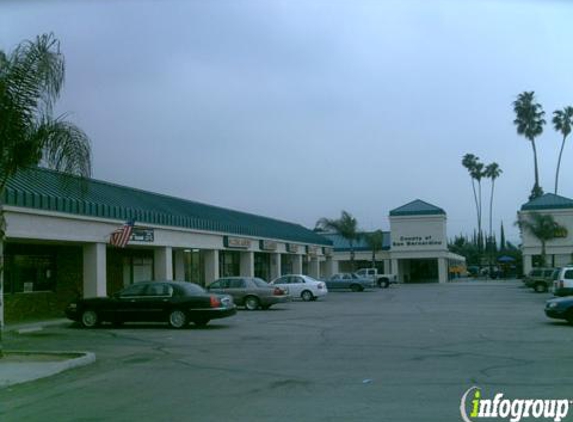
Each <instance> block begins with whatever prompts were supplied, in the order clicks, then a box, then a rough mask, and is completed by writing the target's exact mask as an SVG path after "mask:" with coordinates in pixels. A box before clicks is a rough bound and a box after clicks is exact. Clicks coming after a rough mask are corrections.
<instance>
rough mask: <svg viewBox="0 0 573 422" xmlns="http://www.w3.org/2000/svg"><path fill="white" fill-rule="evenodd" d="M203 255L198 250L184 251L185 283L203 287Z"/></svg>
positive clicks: (203, 253) (203, 252)
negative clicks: (188, 282)
mask: <svg viewBox="0 0 573 422" xmlns="http://www.w3.org/2000/svg"><path fill="white" fill-rule="evenodd" d="M205 253H206V251H203V250H199V249H188V250H186V251H185V281H190V282H192V283H195V284H198V285H200V286H205Z"/></svg>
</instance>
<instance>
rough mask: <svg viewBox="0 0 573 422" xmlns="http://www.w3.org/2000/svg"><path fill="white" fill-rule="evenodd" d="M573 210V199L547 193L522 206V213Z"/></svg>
mask: <svg viewBox="0 0 573 422" xmlns="http://www.w3.org/2000/svg"><path fill="white" fill-rule="evenodd" d="M567 208H572V209H573V199H570V198H566V197H564V196H560V195H555V194H554V193H546V194H543V195H541V196H540V197H538V198H535V199H532V200H531V201H529V202H527V203H526V204H523V205H522V206H521V211H538V210H555V209H567Z"/></svg>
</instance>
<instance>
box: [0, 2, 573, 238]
mask: <svg viewBox="0 0 573 422" xmlns="http://www.w3.org/2000/svg"><path fill="white" fill-rule="evenodd" d="M571 22H573V2H567V1H549V0H545V1H541V0H540V1H508V0H498V1H487V0H480V1H478V0H473V1H472V0H466V1H461V0H460V1H453V0H452V1H447V0H443V1H438V0H436V1H434V0H420V1H416V0H401V1H383V0H378V1H350V0H348V1H342V0H339V1H336V0H335V1H326V0H323V1H317V0H314V1H313V0H308V1H302V0H299V1H295V0H293V1H278V0H276V1H274V0H264V1H263V0H260V1H255V0H250V1H249V0H247V1H241V0H227V1H226V0H218V1H207V0H203V1H175V0H165V1H110V0H105V1H104V0H101V1H94V0H92V1H81V2H78V1H71V0H70V1H45V0H43V1H27V2H22V1H8V2H6V1H4V2H2V3H0V49H2V50H5V51H11V50H12V49H13V47H14V46H15V45H17V44H18V43H19V42H20V41H22V40H24V39H31V38H33V37H35V36H36V35H38V34H41V33H45V32H54V33H55V35H56V36H57V38H59V39H60V41H61V47H62V51H63V53H64V55H65V57H66V70H67V80H66V86H65V92H64V93H63V95H62V98H61V101H60V102H59V106H58V109H59V111H60V112H70V116H69V119H70V120H73V121H74V122H75V123H77V124H78V125H80V126H81V127H82V128H83V129H84V130H85V131H86V132H87V133H88V135H89V136H90V138H91V140H92V143H93V153H94V177H95V178H98V179H103V180H107V181H111V182H115V183H119V184H124V185H128V186H133V187H138V188H141V189H146V190H150V191H155V192H162V193H166V194H170V195H175V196H178V197H182V198H187V199H191V200H196V201H200V202H205V203H209V204H213V205H219V206H223V207H228V208H232V209H238V210H243V211H247V212H252V213H256V214H261V215H266V216H270V217H275V218H279V219H284V220H288V221H293V222H297V223H301V224H303V225H305V226H307V227H310V228H312V227H314V224H315V222H316V221H317V219H319V218H320V217H338V216H339V215H340V211H341V210H343V209H344V210H347V211H349V212H351V213H352V214H353V215H354V216H355V217H356V218H357V219H358V221H359V224H360V226H361V227H362V228H363V229H375V228H383V229H388V228H389V223H388V212H389V211H390V210H391V209H394V208H396V207H399V206H401V205H403V204H405V203H407V202H410V201H411V200H414V199H417V198H419V199H422V200H425V201H427V202H430V203H433V204H435V205H438V206H440V207H442V208H444V209H445V210H446V212H447V213H448V223H449V226H448V234H449V236H454V235H456V234H459V233H471V232H472V231H473V229H474V227H475V226H476V221H475V220H476V219H475V209H474V204H473V196H472V191H471V184H470V179H469V177H468V175H467V172H466V170H465V169H464V168H463V167H462V166H461V164H460V161H461V158H462V156H463V155H464V154H465V153H468V152H471V153H474V154H476V155H477V156H479V157H480V158H481V159H482V160H483V161H484V162H486V163H489V162H491V161H496V162H497V163H499V165H500V166H501V168H502V169H503V171H504V173H503V175H502V176H501V177H500V178H499V179H498V181H497V183H496V190H497V194H496V202H495V210H494V214H495V217H494V221H495V223H494V226H495V228H496V229H498V228H499V224H500V221H501V220H503V222H504V224H505V228H506V233H508V234H509V237H510V238H511V239H512V240H517V239H518V233H517V229H516V228H515V227H514V226H513V222H514V221H515V218H516V211H517V210H518V208H519V207H520V206H521V205H522V204H523V203H524V202H526V200H527V197H528V195H529V192H530V189H531V187H532V185H533V155H532V150H531V145H530V143H529V142H528V141H527V140H525V139H524V138H522V137H519V136H517V134H516V131H515V127H514V126H513V123H512V121H513V118H514V116H513V111H512V108H511V103H512V101H513V100H514V99H515V98H516V96H517V94H519V93H520V92H522V91H524V90H535V91H536V94H537V97H538V100H539V102H541V103H542V105H543V106H544V108H545V110H546V111H547V113H548V116H547V117H548V118H547V120H548V121H550V113H551V112H552V111H553V110H555V109H558V108H562V107H563V106H565V105H573V25H572V24H571ZM560 141H561V138H560V136H559V135H558V134H557V133H556V132H555V131H554V130H553V129H552V127H551V126H550V125H548V126H547V127H546V129H545V132H544V134H543V135H542V136H541V137H540V138H539V140H538V152H539V163H540V178H541V184H542V186H543V187H544V188H545V191H546V192H552V190H553V185H554V177H555V176H554V173H555V166H556V162H557V156H558V151H559V146H560ZM570 142H571V143H573V141H570ZM572 162H573V145H568V146H567V147H566V150H565V153H564V159H563V163H562V170H561V178H560V192H559V193H560V194H562V195H564V196H568V197H573V166H572V165H571V163H572ZM488 199H489V183H485V184H484V199H483V200H484V205H485V204H487V203H488ZM486 210H487V208H486ZM484 215H487V214H486V211H484ZM484 225H487V219H484Z"/></svg>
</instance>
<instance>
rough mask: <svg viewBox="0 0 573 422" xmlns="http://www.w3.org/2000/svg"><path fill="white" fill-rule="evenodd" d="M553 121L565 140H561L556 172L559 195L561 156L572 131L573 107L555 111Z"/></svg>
mask: <svg viewBox="0 0 573 422" xmlns="http://www.w3.org/2000/svg"><path fill="white" fill-rule="evenodd" d="M552 122H553V127H554V128H555V130H556V131H557V132H560V133H561V135H563V140H562V141H561V150H560V151H559V159H558V160H557V171H556V172H555V195H557V186H558V184H559V168H560V167H561V156H562V155H563V148H564V147H565V140H566V139H567V136H569V134H570V133H571V126H573V107H570V106H568V107H565V108H564V109H563V110H556V111H554V112H553V120H552Z"/></svg>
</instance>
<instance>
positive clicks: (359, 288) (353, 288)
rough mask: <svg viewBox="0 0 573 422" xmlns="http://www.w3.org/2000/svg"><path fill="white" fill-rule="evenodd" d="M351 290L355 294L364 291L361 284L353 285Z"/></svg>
mask: <svg viewBox="0 0 573 422" xmlns="http://www.w3.org/2000/svg"><path fill="white" fill-rule="evenodd" d="M350 290H352V291H353V292H361V291H362V290H364V289H363V288H362V286H361V285H360V284H351V285H350Z"/></svg>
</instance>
